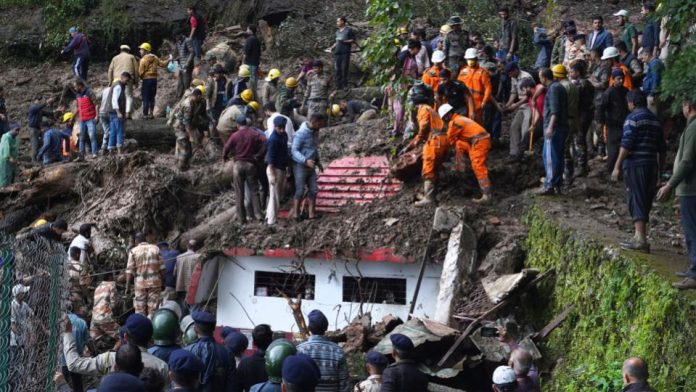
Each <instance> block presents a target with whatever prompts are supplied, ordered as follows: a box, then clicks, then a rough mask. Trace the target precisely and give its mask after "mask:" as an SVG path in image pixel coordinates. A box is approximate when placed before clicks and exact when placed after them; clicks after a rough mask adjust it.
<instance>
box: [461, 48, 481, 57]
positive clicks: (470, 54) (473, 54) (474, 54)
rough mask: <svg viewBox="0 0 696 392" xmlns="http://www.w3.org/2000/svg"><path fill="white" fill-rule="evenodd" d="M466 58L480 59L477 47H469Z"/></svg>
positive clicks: (465, 54) (465, 53)
mask: <svg viewBox="0 0 696 392" xmlns="http://www.w3.org/2000/svg"><path fill="white" fill-rule="evenodd" d="M464 59H466V60H478V51H477V50H476V48H469V49H467V50H466V52H464Z"/></svg>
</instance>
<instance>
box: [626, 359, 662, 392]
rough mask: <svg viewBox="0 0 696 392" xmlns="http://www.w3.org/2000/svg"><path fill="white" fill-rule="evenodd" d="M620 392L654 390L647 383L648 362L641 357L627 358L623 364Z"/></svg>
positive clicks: (653, 391) (650, 391) (647, 391)
mask: <svg viewBox="0 0 696 392" xmlns="http://www.w3.org/2000/svg"><path fill="white" fill-rule="evenodd" d="M623 383H624V387H623V389H621V392H629V391H630V392H655V390H654V389H652V387H650V384H649V383H648V364H646V363H645V361H644V360H642V359H641V358H629V359H627V360H626V362H624V364H623Z"/></svg>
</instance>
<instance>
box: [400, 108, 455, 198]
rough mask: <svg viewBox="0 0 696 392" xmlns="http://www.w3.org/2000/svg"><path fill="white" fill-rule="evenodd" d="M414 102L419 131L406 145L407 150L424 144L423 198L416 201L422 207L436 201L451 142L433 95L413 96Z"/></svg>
mask: <svg viewBox="0 0 696 392" xmlns="http://www.w3.org/2000/svg"><path fill="white" fill-rule="evenodd" d="M412 103H413V104H414V105H417V111H418V114H417V117H416V118H417V126H418V133H417V134H416V137H414V138H413V140H411V142H410V143H409V144H408V146H406V149H405V151H410V150H412V149H414V148H417V147H419V146H420V144H421V143H422V144H423V169H422V171H421V176H422V177H423V198H422V199H421V200H419V201H417V202H416V203H415V205H416V207H422V206H426V205H428V204H432V203H434V202H435V201H436V198H435V195H436V191H437V189H436V188H437V174H438V171H439V169H440V165H441V164H442V161H443V160H444V159H445V157H446V155H447V152H448V151H449V143H448V141H447V134H446V129H445V123H444V122H443V121H442V118H440V115H439V114H438V113H437V111H435V109H434V108H433V107H432V106H431V105H432V96H430V97H426V96H423V95H420V94H419V95H416V96H414V97H412Z"/></svg>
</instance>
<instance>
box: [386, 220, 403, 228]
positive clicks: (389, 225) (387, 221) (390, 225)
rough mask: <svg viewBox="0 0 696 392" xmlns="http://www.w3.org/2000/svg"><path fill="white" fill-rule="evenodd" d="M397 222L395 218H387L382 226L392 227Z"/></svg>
mask: <svg viewBox="0 0 696 392" xmlns="http://www.w3.org/2000/svg"><path fill="white" fill-rule="evenodd" d="M398 221H399V219H397V218H387V219H384V224H385V225H387V227H392V226H394V225H395V224H396V223H397V222H398Z"/></svg>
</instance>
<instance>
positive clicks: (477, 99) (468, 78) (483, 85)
mask: <svg viewBox="0 0 696 392" xmlns="http://www.w3.org/2000/svg"><path fill="white" fill-rule="evenodd" d="M464 58H465V59H466V64H467V65H466V67H465V68H462V70H461V72H460V73H459V77H458V78H457V79H458V80H459V81H460V82H462V83H464V85H466V87H467V88H468V89H469V92H471V95H472V96H473V98H474V118H472V120H474V121H476V122H477V123H479V124H480V125H483V107H484V106H485V105H486V104H487V103H488V101H490V99H491V94H492V93H493V86H492V85H491V78H490V76H489V75H488V71H486V70H485V69H483V68H481V67H479V64H478V53H477V52H476V49H475V48H469V49H467V50H466V53H465V54H464Z"/></svg>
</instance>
